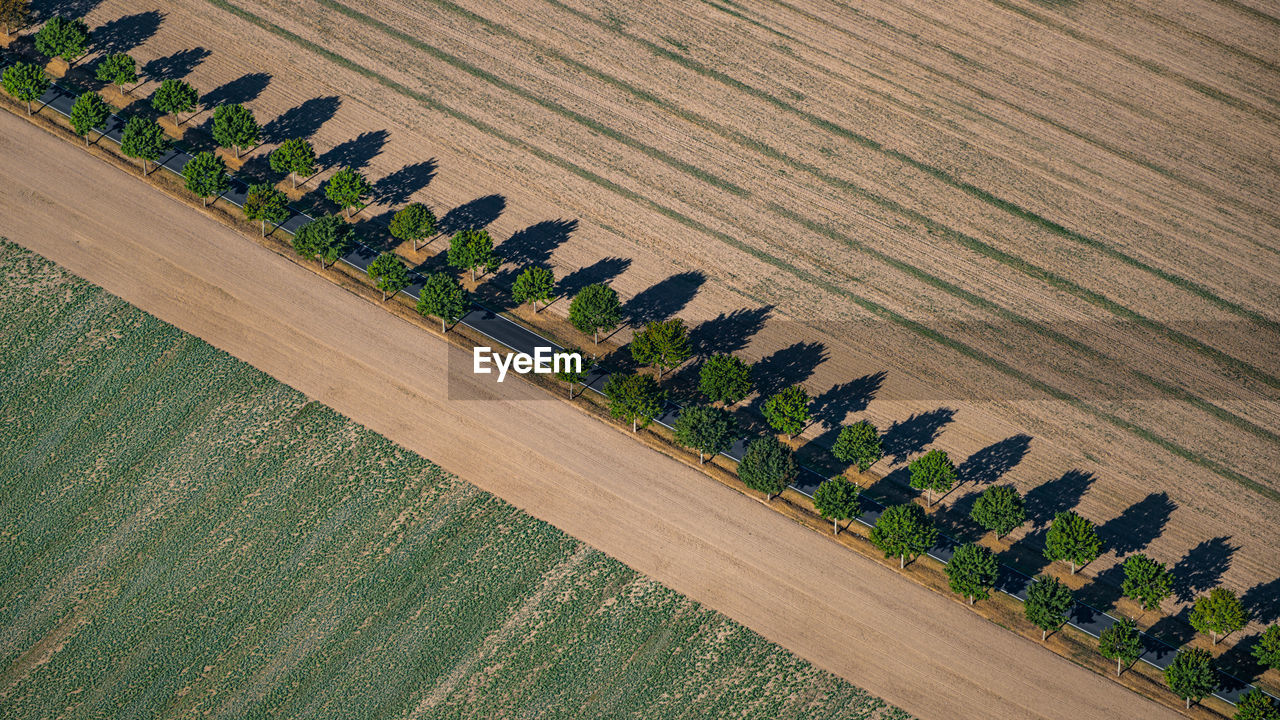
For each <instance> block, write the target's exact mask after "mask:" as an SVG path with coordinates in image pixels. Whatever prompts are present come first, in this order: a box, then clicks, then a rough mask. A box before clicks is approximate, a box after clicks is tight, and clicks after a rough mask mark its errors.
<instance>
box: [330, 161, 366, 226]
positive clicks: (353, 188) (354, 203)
mask: <svg viewBox="0 0 1280 720" xmlns="http://www.w3.org/2000/svg"><path fill="white" fill-rule="evenodd" d="M371 192H373V185H371V184H369V181H368V180H366V179H365V177H364V175H362V174H360V171H358V170H356V169H355V168H350V167H344V168H341V169H339V170H338V171H337V172H335V173H334V174H333V175H331V176H329V182H328V183H326V184H325V186H324V196H325V197H327V198H329V201H330V202H332V203H333V204H334V205H337V206H338V207H339V208H340V209H341V210H343V211H344V212H346V214H347V217H351V208H355V207H360V205H361V204H362V203H363V202H364V199H365V198H366V197H368V196H369V193H371Z"/></svg>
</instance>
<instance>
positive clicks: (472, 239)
mask: <svg viewBox="0 0 1280 720" xmlns="http://www.w3.org/2000/svg"><path fill="white" fill-rule="evenodd" d="M448 257H449V265H450V266H452V267H455V268H458V269H459V270H470V271H471V280H472V281H475V279H476V268H479V267H491V266H495V265H497V259H498V256H497V255H495V254H494V252H493V238H492V237H490V236H489V231H488V230H473V229H468V230H459V231H458V232H456V233H454V234H453V237H451V238H449V255H448Z"/></svg>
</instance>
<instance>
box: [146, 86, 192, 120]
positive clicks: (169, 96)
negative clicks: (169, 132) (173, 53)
mask: <svg viewBox="0 0 1280 720" xmlns="http://www.w3.org/2000/svg"><path fill="white" fill-rule="evenodd" d="M198 102H200V94H199V93H197V92H196V89H195V88H193V87H191V85H189V84H188V83H187V82H185V81H183V80H174V79H172V78H170V79H168V80H165V81H164V82H162V83H160V87H158V88H156V94H155V95H153V96H152V98H151V107H153V108H155V109H156V112H162V113H165V114H166V115H169V116H171V117H172V118H173V124H174V126H175V127H176V126H177V125H178V113H184V112H187V111H188V110H191V109H192V108H194V107H195V106H196V103H198Z"/></svg>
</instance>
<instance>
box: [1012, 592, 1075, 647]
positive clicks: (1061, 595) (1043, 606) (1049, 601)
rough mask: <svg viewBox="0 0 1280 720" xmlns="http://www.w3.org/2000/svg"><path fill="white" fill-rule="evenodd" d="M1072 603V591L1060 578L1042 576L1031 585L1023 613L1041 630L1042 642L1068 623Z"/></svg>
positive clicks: (1023, 606)
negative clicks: (1052, 632) (1068, 612)
mask: <svg viewBox="0 0 1280 720" xmlns="http://www.w3.org/2000/svg"><path fill="white" fill-rule="evenodd" d="M1072 602H1074V601H1073V600H1072V597H1071V589H1070V588H1068V587H1067V586H1066V585H1063V584H1062V582H1061V581H1059V580H1058V578H1055V577H1049V576H1048V575H1041V576H1040V577H1038V578H1036V581H1035V582H1033V583H1031V587H1029V588H1027V601H1026V602H1025V603H1023V605H1022V611H1023V612H1024V613H1026V616H1027V619H1028V620H1030V621H1031V624H1032V625H1035V626H1036V627H1038V628H1040V642H1044V640H1045V638H1047V637H1048V636H1049V633H1050V632H1051V631H1053V630H1057V629H1058V628H1060V627H1062V624H1063V623H1065V622H1066V621H1067V611H1068V610H1070V609H1071V603H1072Z"/></svg>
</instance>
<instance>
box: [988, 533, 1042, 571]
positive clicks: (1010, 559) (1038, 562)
mask: <svg viewBox="0 0 1280 720" xmlns="http://www.w3.org/2000/svg"><path fill="white" fill-rule="evenodd" d="M1048 532H1049V531H1048V529H1046V528H1038V529H1036V530H1033V531H1031V532H1029V533H1027V534H1026V535H1023V536H1022V537H1021V538H1020V539H1019V540H1018V541H1017V542H1015V543H1014V544H1013V545H1011V546H1009V549H1008V550H1006V551H1004V552H1003V553H1000V555H999V558H1000V562H1001V563H1005V564H1008V565H1009V566H1010V567H1013V568H1016V569H1017V570H1018V571H1020V572H1023V573H1025V574H1027V575H1030V576H1031V577H1035V576H1037V575H1039V574H1040V573H1042V572H1044V569H1045V568H1047V567H1049V561H1048V560H1047V559H1046V558H1045V556H1044V536H1045V535H1046V534H1048Z"/></svg>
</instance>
